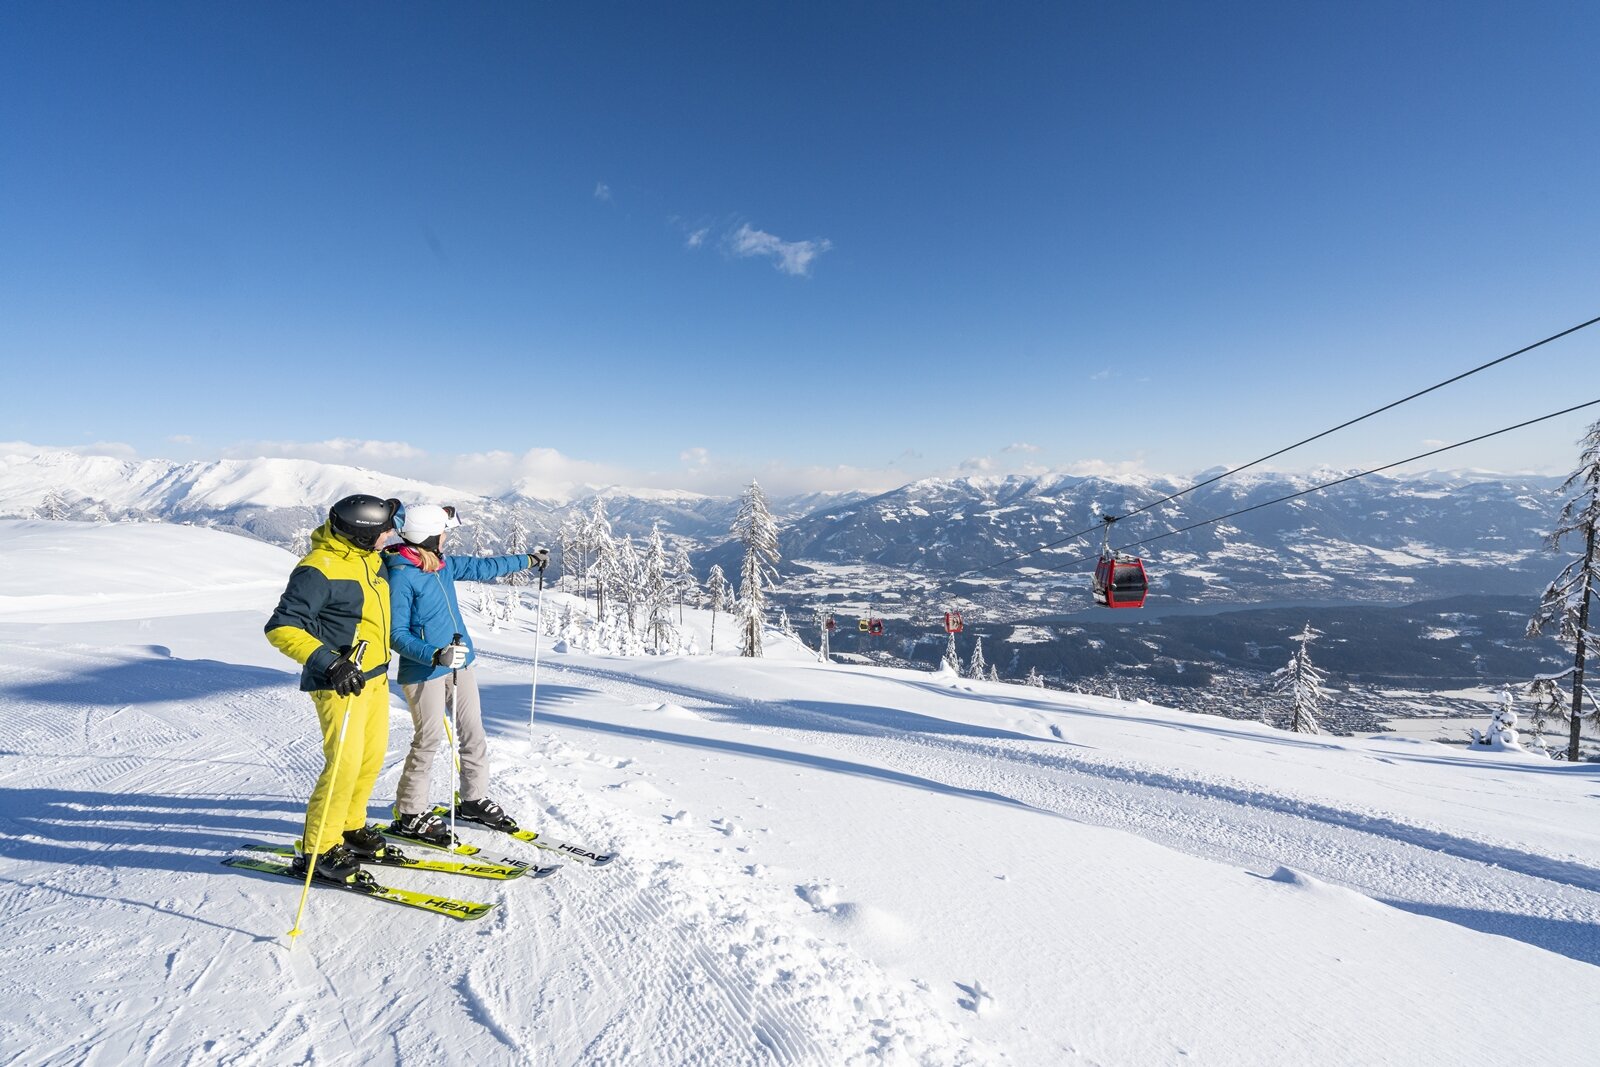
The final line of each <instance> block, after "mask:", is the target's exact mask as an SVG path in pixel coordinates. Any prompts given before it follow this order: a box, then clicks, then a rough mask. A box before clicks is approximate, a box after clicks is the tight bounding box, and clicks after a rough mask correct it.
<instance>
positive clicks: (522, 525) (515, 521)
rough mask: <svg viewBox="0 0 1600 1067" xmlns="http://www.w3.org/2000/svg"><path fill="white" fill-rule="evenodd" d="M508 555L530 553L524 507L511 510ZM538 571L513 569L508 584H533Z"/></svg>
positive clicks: (507, 544)
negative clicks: (523, 513)
mask: <svg viewBox="0 0 1600 1067" xmlns="http://www.w3.org/2000/svg"><path fill="white" fill-rule="evenodd" d="M505 554H506V555H508V556H515V555H519V554H520V555H527V554H528V524H527V523H526V522H524V521H523V519H522V509H521V508H516V509H514V510H513V511H512V512H511V533H510V535H509V536H508V537H507V538H506V551H505ZM535 573H536V572H534V571H530V570H527V569H523V570H520V571H512V572H511V573H510V574H508V575H506V577H505V581H506V584H507V585H512V586H516V585H532V584H533V576H534V574H535Z"/></svg>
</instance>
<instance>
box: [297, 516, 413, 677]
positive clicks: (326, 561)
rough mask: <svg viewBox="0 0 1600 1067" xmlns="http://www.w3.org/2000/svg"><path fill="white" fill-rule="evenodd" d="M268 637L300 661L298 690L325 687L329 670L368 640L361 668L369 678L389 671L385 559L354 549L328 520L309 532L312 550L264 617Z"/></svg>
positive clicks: (387, 584)
mask: <svg viewBox="0 0 1600 1067" xmlns="http://www.w3.org/2000/svg"><path fill="white" fill-rule="evenodd" d="M266 631H267V640H268V641H271V642H272V646H273V647H274V648H276V649H277V650H278V651H279V652H282V653H283V654H284V655H285V656H288V657H289V658H290V659H292V660H294V661H295V662H296V663H300V664H304V665H305V669H304V670H303V671H301V672H300V688H301V689H302V690H304V691H306V692H311V691H313V690H317V689H328V688H331V686H330V685H329V684H328V668H329V667H332V666H333V664H334V662H335V661H336V660H337V659H338V658H339V657H340V656H343V655H346V654H348V653H349V651H350V649H351V648H352V647H353V646H354V645H355V643H356V642H357V641H361V640H365V641H366V642H367V652H366V655H365V656H364V657H363V658H362V661H361V668H362V671H363V672H364V673H365V675H366V676H367V678H369V679H371V678H379V677H382V676H383V675H385V674H388V673H389V583H387V582H386V581H384V579H383V557H382V555H381V554H380V553H378V552H366V551H363V550H362V549H359V548H357V547H356V546H355V545H353V544H351V543H350V542H349V541H347V540H345V538H344V537H343V536H341V535H340V534H338V533H336V532H335V531H334V530H333V529H332V527H330V526H329V525H328V524H327V523H323V524H322V525H321V526H319V527H317V531H316V532H315V533H313V534H312V535H311V551H310V552H308V553H306V557H305V559H302V560H301V561H300V564H299V566H297V567H295V569H294V572H293V573H291V574H290V575H289V584H288V586H287V587H285V589H284V590H283V596H282V597H281V598H280V599H279V600H278V609H277V610H276V611H274V612H273V613H272V618H270V619H268V620H267V626H266Z"/></svg>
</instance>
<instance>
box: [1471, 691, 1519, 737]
mask: <svg viewBox="0 0 1600 1067" xmlns="http://www.w3.org/2000/svg"><path fill="white" fill-rule="evenodd" d="M1472 742H1473V744H1477V745H1487V746H1489V747H1490V748H1492V749H1494V750H1495V751H1497V752H1504V751H1506V750H1508V749H1509V750H1511V751H1514V752H1521V751H1523V748H1522V740H1521V739H1520V738H1519V737H1517V709H1516V707H1515V705H1514V704H1513V703H1512V697H1511V687H1510V686H1507V687H1506V690H1505V692H1504V693H1503V694H1501V698H1500V707H1499V708H1497V709H1496V710H1495V713H1494V719H1493V721H1491V722H1490V723H1489V732H1488V733H1479V732H1478V730H1477V728H1476V727H1474V728H1473V729H1472Z"/></svg>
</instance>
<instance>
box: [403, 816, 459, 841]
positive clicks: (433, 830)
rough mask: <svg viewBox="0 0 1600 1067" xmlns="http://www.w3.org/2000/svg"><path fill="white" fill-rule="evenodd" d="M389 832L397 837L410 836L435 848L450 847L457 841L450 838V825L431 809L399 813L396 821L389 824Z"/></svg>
mask: <svg viewBox="0 0 1600 1067" xmlns="http://www.w3.org/2000/svg"><path fill="white" fill-rule="evenodd" d="M389 833H391V834H394V835H395V836H396V837H409V838H411V839H412V840H413V841H420V842H422V843H423V844H425V845H432V846H433V847H435V848H449V847H450V846H451V845H453V844H454V843H455V842H453V841H451V840H450V825H449V824H448V823H446V822H445V821H444V820H443V819H441V818H440V817H439V816H437V815H435V814H434V813H433V812H431V811H424V812H419V813H417V814H415V815H397V817H396V818H395V820H394V822H392V823H390V824H389Z"/></svg>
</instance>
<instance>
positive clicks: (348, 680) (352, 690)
mask: <svg viewBox="0 0 1600 1067" xmlns="http://www.w3.org/2000/svg"><path fill="white" fill-rule="evenodd" d="M328 682H329V688H331V689H332V690H333V691H334V692H335V693H338V694H339V695H340V696H342V697H353V696H355V695H356V694H357V693H359V692H361V690H362V689H363V688H365V687H366V684H367V680H366V678H364V677H362V674H361V668H360V667H357V666H356V665H355V664H354V663H351V662H350V661H349V660H347V659H341V660H336V661H334V664H333V666H331V667H329V668H328Z"/></svg>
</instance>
